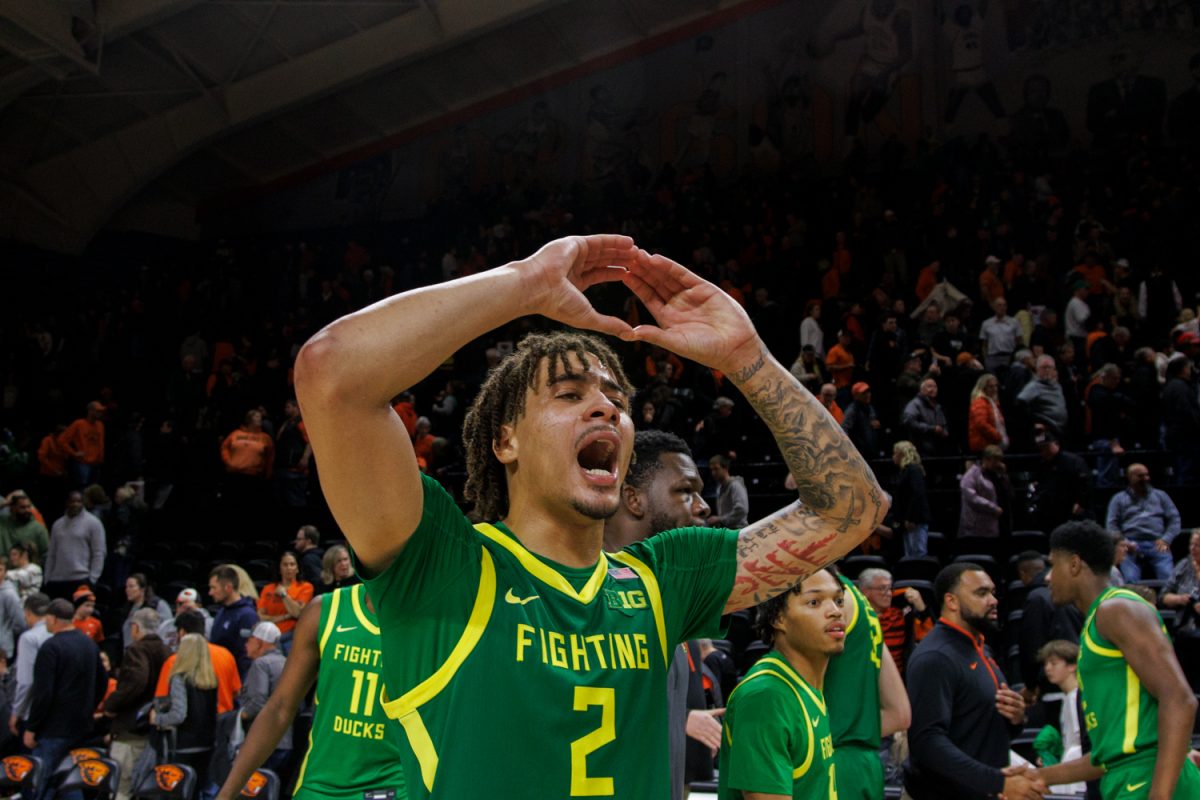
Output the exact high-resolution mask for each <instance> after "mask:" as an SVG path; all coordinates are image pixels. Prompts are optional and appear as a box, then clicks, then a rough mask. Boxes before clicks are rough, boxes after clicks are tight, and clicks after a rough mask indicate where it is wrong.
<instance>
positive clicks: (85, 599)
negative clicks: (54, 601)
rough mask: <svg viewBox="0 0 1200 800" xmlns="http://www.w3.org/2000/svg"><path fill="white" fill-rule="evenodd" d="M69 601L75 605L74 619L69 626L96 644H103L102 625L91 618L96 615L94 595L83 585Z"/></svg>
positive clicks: (94, 618)
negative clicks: (72, 626)
mask: <svg viewBox="0 0 1200 800" xmlns="http://www.w3.org/2000/svg"><path fill="white" fill-rule="evenodd" d="M71 601H72V602H73V603H74V604H75V618H74V620H72V622H71V624H72V625H74V626H75V627H76V628H78V629H79V630H81V631H83V633H84V635H86V636H87V637H88V638H89V639H91V640H92V641H93V642H95V643H96V644H100V643H101V642H103V641H104V625H102V624H101V623H100V620H98V619H96V617H94V616H93V614H95V613H96V595H94V594H92V590H91V589H89V588H88V587H87V585H86V584H85V585H83V586H80V587H79V588H78V589H76V590H75V594H73V595H71Z"/></svg>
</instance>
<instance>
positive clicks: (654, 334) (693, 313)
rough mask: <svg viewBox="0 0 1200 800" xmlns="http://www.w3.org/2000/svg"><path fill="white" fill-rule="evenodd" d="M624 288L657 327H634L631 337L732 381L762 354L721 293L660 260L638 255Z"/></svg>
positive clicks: (742, 317)
mask: <svg viewBox="0 0 1200 800" xmlns="http://www.w3.org/2000/svg"><path fill="white" fill-rule="evenodd" d="M623 280H624V282H625V285H626V286H628V287H629V288H630V290H631V291H632V292H633V293H634V294H636V295H637V297H638V299H639V300H641V301H642V303H643V304H644V305H645V306H646V309H647V310H648V311H649V312H650V314H651V315H652V316H653V317H654V320H655V322H657V323H658V325H639V326H638V327H637V328H635V329H634V331H633V335H634V338H635V339H636V340H638V341H643V342H649V343H650V344H656V345H659V346H660V347H664V348H666V349H667V350H670V351H671V352H672V353H675V354H676V355H679V356H683V357H684V358H688V359H691V360H692V361H698V362H699V363H701V364H703V365H704V366H706V367H711V368H712V369H717V370H720V371H721V372H724V373H725V374H726V375H729V376H730V377H731V378H734V379H735V380H736V375H737V374H738V372H739V371H741V370H743V369H745V368H746V367H748V366H750V365H751V364H753V363H755V362H757V361H758V360H759V359H760V358H761V357H762V354H763V349H764V348H763V344H762V340H761V339H759V338H758V333H757V332H756V331H755V330H754V323H752V322H751V321H750V317H749V316H747V314H746V310H745V309H744V308H742V307H741V306H740V305H738V303H737V301H736V300H734V299H733V298H732V297H730V296H729V295H728V294H726V293H725V292H723V291H721V289H719V288H717V287H716V286H714V285H713V284H711V283H709V282H708V281H706V280H704V279H703V278H701V277H699V276H697V275H695V274H693V273H692V272H691V271H690V270H688V269H686V268H684V267H683V266H682V265H680V264H677V263H675V262H674V261H672V260H671V259H669V258H667V257H666V256H660V255H653V256H652V255H650V254H649V253H647V252H646V251H644V250H640V251H638V258H637V262H636V263H635V264H634V266H633V267H631V268H630V270H629V272H628V273H626V274H625V275H624V277H623Z"/></svg>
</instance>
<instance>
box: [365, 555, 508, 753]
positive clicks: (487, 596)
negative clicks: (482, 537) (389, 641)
mask: <svg viewBox="0 0 1200 800" xmlns="http://www.w3.org/2000/svg"><path fill="white" fill-rule="evenodd" d="M480 550H481V551H482V553H483V557H482V559H481V560H480V563H479V591H478V592H477V593H476V594H475V606H474V607H473V608H472V609H471V616H470V618H468V619H467V627H466V628H465V629H464V630H463V633H462V636H461V637H460V638H459V640H458V643H457V644H456V645H454V649H453V650H451V651H450V656H449V657H448V658H447V659H446V662H445V663H444V664H442V665H441V666H440V667H438V669H437V671H436V672H434V673H433V674H432V675H430V676H429V677H428V678H426V679H425V680H423V681H421V683H419V684H417V685H416V687H414V688H413V689H411V690H409V691H408V692H407V693H405V694H403V695H401V696H400V697H397V698H396V699H395V700H388V699H387V693H386V689H385V690H384V693H383V695H382V705H383V710H384V713H386V714H387V715H388V716H389V717H391V718H392V719H398V720H400V722H401V723H403V724H404V728H405V730H408V726H409V724H410V723H406V722H405V721H404V717H406V716H408V715H410V714H412V713H414V712H415V711H416V710H417V709H418V708H420V707H421V706H423V705H425V704H426V703H428V702H429V701H430V700H432V699H433V698H434V697H436V696H437V695H438V694H439V693H440V692H441V691H442V690H443V689H445V688H446V686H447V685H448V684H449V683H450V681H451V679H452V678H453V677H454V674H455V673H456V672H458V669H459V667H461V666H462V665H463V662H464V661H466V660H467V656H469V655H471V651H473V650H474V649H475V645H477V644H479V640H480V639H481V638H482V637H483V632H484V630H485V629H486V628H487V625H488V621H489V620H490V619H491V616H492V606H493V605H494V604H495V602H496V565H495V564H494V563H493V562H492V555H491V553H489V552H488V551H487V548H486V547H481V548H480ZM420 727H421V730H422V731H423V730H424V729H425V725H424V723H421V726H420ZM425 735H426V738H428V733H426V734H425ZM409 739H410V740H412V733H411V732H410V733H409ZM412 744H413V750H414V751H415V750H416V749H417V748H416V742H415V741H414V742H412ZM432 746H433V745H432V744H430V747H431V748H432ZM418 757H419V754H418ZM436 760H437V757H436V754H435V755H434V761H435V762H436ZM422 771H424V770H423V769H422Z"/></svg>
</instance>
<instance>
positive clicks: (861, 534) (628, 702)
mask: <svg viewBox="0 0 1200 800" xmlns="http://www.w3.org/2000/svg"><path fill="white" fill-rule="evenodd" d="M614 281H620V282H622V283H623V284H624V285H625V286H626V287H627V288H628V289H630V290H631V291H632V292H633V293H634V294H635V295H636V297H637V298H638V299H639V300H640V301H641V302H642V303H643V304H644V305H645V306H646V308H647V309H648V311H649V312H650V314H651V315H652V316H653V317H654V319H655V321H656V322H657V323H658V324H657V325H642V326H639V327H637V328H630V327H629V326H628V325H627V324H626V323H624V322H623V321H621V320H619V319H616V318H614V317H607V316H603V315H601V314H599V313H598V312H597V311H595V309H593V308H592V306H591V304H590V303H589V301H588V300H587V298H586V297H585V296H584V294H583V291H584V290H586V289H587V288H589V287H591V286H594V285H596V284H599V283H607V282H614ZM527 314H541V315H543V316H546V317H549V318H551V319H553V320H556V321H557V322H560V323H563V324H564V325H567V326H570V327H574V328H577V329H579V328H583V329H590V330H595V331H600V332H604V333H610V334H614V335H617V336H619V337H621V338H622V339H624V340H626V341H641V342H647V343H649V344H653V345H658V346H661V347H663V348H665V349H667V350H670V351H672V352H674V353H675V354H677V355H679V356H682V357H684V358H689V359H692V360H696V361H699V362H700V363H702V364H704V365H705V366H707V367H709V368H711V369H717V370H720V371H721V372H722V373H723V374H724V375H726V376H727V377H728V379H729V380H730V382H731V383H732V384H733V385H734V386H735V387H737V388H738V389H739V390H740V391H741V393H742V394H743V396H745V397H746V399H747V401H748V402H749V403H750V404H751V406H752V407H753V408H754V410H755V411H756V412H757V414H758V416H759V417H760V418H761V419H762V420H763V421H764V422H765V423H766V425H767V426H768V428H769V429H770V430H771V431H772V433H773V434H774V436H775V438H776V442H777V443H778V445H779V449H780V451H781V453H782V455H783V458H784V461H785V462H786V464H787V466H788V468H789V469H790V470H791V471H792V474H793V475H795V476H796V480H797V484H798V485H799V495H800V500H801V501H802V504H796V505H793V506H789V507H788V508H785V509H783V510H781V511H779V512H777V513H775V514H773V515H771V516H770V517H768V518H767V519H765V520H762V521H760V522H758V523H754V524H751V525H749V526H748V527H746V528H745V529H744V530H742V531H740V532H739V531H722V530H717V529H706V530H703V531H700V530H689V529H684V530H678V531H669V532H667V533H664V534H660V535H658V536H654V537H651V538H650V539H648V540H646V541H645V542H639V543H637V544H634V545H630V546H629V547H628V548H626V549H624V550H623V551H622V552H620V553H615V554H612V555H606V554H604V553H603V537H604V520H605V519H606V518H607V517H608V516H611V515H612V514H613V513H614V512H615V511H616V509H617V506H618V505H619V503H620V487H621V484H622V482H623V479H624V476H625V473H626V470H627V467H628V462H629V457H630V453H631V451H632V443H633V422H632V420H631V418H630V416H629V410H628V409H629V398H630V395H631V388H630V386H629V384H628V382H627V380H626V378H625V375H624V372H623V370H622V369H621V365H620V362H619V361H618V360H617V357H616V355H615V353H613V351H612V349H611V348H610V347H609V346H608V345H607V344H605V343H604V342H602V341H601V340H599V339H598V338H596V337H594V336H589V335H585V334H580V333H558V334H553V335H548V336H546V335H538V336H530V337H527V338H526V339H525V340H524V341H523V342H521V343H520V345H519V346H518V348H517V350H516V352H515V353H514V354H513V355H512V356H510V357H509V358H508V359H506V360H505V361H504V362H502V363H501V364H500V365H499V366H497V367H496V368H495V369H494V370H493V371H492V372H491V374H490V375H489V377H488V379H487V381H486V382H485V383H484V385H483V387H482V388H481V390H480V392H479V395H478V397H477V398H476V401H475V403H474V404H473V405H472V407H471V409H470V411H469V412H468V415H467V419H466V423H465V426H464V444H465V446H466V450H467V468H468V479H467V484H466V495H467V498H468V499H469V500H471V501H472V502H473V503H474V504H475V512H476V514H477V516H478V517H480V518H483V519H485V520H488V522H485V523H480V524H479V525H477V526H472V525H471V523H470V522H469V521H468V519H467V518H466V517H465V516H464V515H463V513H462V512H461V511H460V510H459V508H458V506H457V505H456V504H455V502H454V500H453V498H452V497H451V496H450V495H449V494H448V493H447V492H446V491H445V490H444V489H442V487H441V486H440V485H438V484H437V483H436V482H435V481H433V480H431V479H428V478H426V477H423V476H422V475H421V473H420V471H419V470H418V468H417V462H416V457H415V455H414V453H413V450H412V444H411V440H410V439H409V438H408V434H407V431H405V429H404V425H403V423H402V422H401V420H400V418H399V417H397V416H396V414H395V413H394V412H393V411H392V409H391V406H390V405H389V404H388V403H389V401H390V400H391V398H393V397H395V396H396V395H397V394H399V393H400V392H401V391H403V390H404V389H406V388H409V387H411V386H413V385H414V384H416V383H417V382H418V381H420V380H422V379H423V378H424V377H425V376H427V375H428V374H430V373H431V372H433V371H434V370H435V369H437V368H438V366H439V365H440V364H442V363H444V362H445V360H446V358H448V357H449V356H450V355H451V354H453V353H454V352H455V351H457V350H458V349H459V348H461V347H462V346H464V345H465V344H467V343H468V342H470V341H471V340H472V339H474V338H476V337H478V336H480V335H482V334H484V333H486V332H487V331H489V330H491V329H493V328H495V327H497V326H500V325H503V324H506V323H508V322H510V321H512V320H514V319H516V318H518V317H520V316H523V315H527ZM296 389H297V395H298V397H299V400H300V404H301V407H302V408H303V411H304V418H305V420H306V422H307V424H308V431H309V436H310V438H311V440H312V446H313V452H314V454H315V456H316V458H317V459H318V461H320V463H321V468H322V473H321V474H322V488H323V490H324V491H325V495H326V498H327V499H328V501H329V504H330V508H331V510H332V511H333V514H334V516H335V518H336V519H337V521H338V524H339V526H340V527H341V529H342V530H343V531H345V533H346V536H347V538H348V539H349V541H350V543H351V545H352V546H353V549H354V553H355V556H356V558H357V559H358V562H359V564H360V565H361V569H360V572H361V573H362V575H363V577H364V579H365V580H366V581H367V586H368V591H369V592H370V594H371V596H372V597H373V598H374V599H375V600H376V602H377V608H378V609H379V614H380V628H381V630H382V633H381V640H382V650H383V675H382V678H383V680H384V683H385V684H386V687H387V694H388V701H387V702H386V703H385V709H386V710H387V712H388V714H389V715H390V716H391V717H393V718H394V719H397V720H399V721H400V723H401V724H402V725H403V726H404V729H405V732H406V734H407V743H408V745H409V746H408V747H407V748H405V750H404V766H405V774H406V775H407V776H408V778H409V787H410V794H411V795H413V796H415V797H428V796H434V797H462V796H467V795H469V794H473V793H475V792H476V791H477V789H478V784H477V776H478V775H479V774H481V773H482V774H487V775H489V776H491V777H492V780H491V785H490V787H489V790H490V791H491V792H492V794H493V796H496V797H500V798H505V797H563V796H569V795H572V794H574V795H576V796H596V797H603V796H621V797H630V796H645V797H650V796H656V797H661V796H664V795H666V794H667V791H668V776H667V773H666V771H665V770H663V769H662V765H663V764H665V763H666V747H667V726H666V713H665V703H666V674H667V667H668V664H669V662H670V658H671V654H672V652H673V651H674V648H675V645H676V644H678V643H679V642H682V641H686V640H688V639H693V638H703V637H706V636H709V635H711V634H714V633H718V632H719V631H720V628H721V616H722V614H727V613H729V612H732V611H736V610H738V609H740V608H745V607H748V606H751V605H756V604H758V603H761V602H763V601H764V600H766V599H768V598H769V597H771V596H773V595H774V594H777V593H779V592H782V591H785V590H786V589H787V588H789V587H790V586H791V585H793V584H794V583H795V582H796V580H798V579H799V578H801V577H802V576H803V575H805V574H808V573H811V572H812V571H814V570H816V569H819V568H820V567H821V566H823V565H824V564H826V563H829V562H830V561H832V560H834V559H836V558H837V557H838V556H840V555H842V554H844V553H846V552H848V551H849V550H850V549H851V548H853V547H854V546H855V545H856V544H857V543H858V542H860V541H861V540H862V539H863V538H865V537H866V536H867V535H868V534H869V533H870V532H871V531H872V530H874V528H875V526H876V525H877V524H878V522H879V520H880V518H881V516H882V514H883V513H884V512H885V511H886V508H887V499H886V496H885V495H884V493H883V492H882V490H881V489H880V488H879V485H878V483H877V482H876V480H875V478H874V476H873V475H872V473H871V471H870V469H869V468H868V466H867V464H866V463H865V462H864V461H863V459H862V458H861V457H860V456H859V455H858V453H857V452H856V451H855V450H854V448H853V446H852V445H851V444H850V443H849V441H848V440H847V439H846V437H845V435H844V434H843V433H842V431H841V429H840V428H839V427H838V426H836V425H835V424H834V423H833V422H832V420H831V419H830V418H829V416H828V415H827V414H826V413H825V411H824V409H822V408H821V406H820V403H818V402H817V401H816V400H815V399H814V398H813V397H812V396H811V395H810V394H808V392H807V391H805V390H804V389H803V388H802V387H801V386H800V384H799V383H798V382H797V381H796V379H795V378H794V377H793V376H792V375H791V373H789V372H788V371H787V370H786V369H785V368H784V367H783V366H782V365H781V364H779V362H778V361H776V360H775V359H774V358H773V357H771V355H770V354H769V352H768V351H767V350H766V348H765V346H764V345H763V343H762V340H761V339H760V338H759V336H758V334H757V333H756V332H755V330H754V327H753V325H752V323H751V322H750V320H749V317H748V316H747V315H746V312H745V310H744V309H743V308H742V307H741V306H740V305H738V304H737V302H736V301H734V300H733V299H732V298H730V297H729V296H728V295H727V294H726V293H724V292H723V291H721V290H720V289H719V288H718V287H716V286H714V285H713V284H711V283H709V282H707V281H704V280H702V279H701V278H699V277H697V276H696V275H694V274H692V273H691V272H689V271H688V270H687V269H685V268H684V267H682V266H680V265H679V264H676V263H675V262H673V261H671V260H669V259H667V258H664V257H662V256H651V255H650V254H648V253H646V252H645V251H640V250H638V249H637V248H635V247H634V245H633V242H632V240H631V239H629V238H628V237H623V236H611V235H597V236H586V237H579V236H575V237H567V238H565V239H559V240H556V241H554V242H551V243H549V244H547V245H546V246H544V247H543V248H542V249H541V250H539V251H538V252H537V253H535V254H534V255H533V256H531V257H529V258H526V259H523V260H521V261H517V262H513V263H511V264H507V265H505V266H502V267H498V268H496V269H492V270H489V271H486V272H482V273H478V274H475V275H472V276H468V277H464V278H460V279H457V280H453V281H447V282H445V283H441V284H438V285H436V286H430V287H425V288H422V289H418V290H415V291H411V292H406V293H403V294H400V295H396V296H394V297H391V298H388V299H386V300H383V301H381V302H379V303H376V304H375V305H372V306H369V307H367V308H366V309H363V310H362V311H358V312H355V313H354V314H351V315H349V316H347V317H343V318H342V319H340V320H336V321H335V322H333V323H332V324H330V325H329V326H327V327H326V328H325V329H323V330H322V331H321V332H319V333H318V334H317V335H316V336H315V337H313V339H312V340H310V341H309V342H308V343H307V344H306V345H305V346H304V347H303V348H302V350H301V352H300V354H299V356H298V357H297V361H296Z"/></svg>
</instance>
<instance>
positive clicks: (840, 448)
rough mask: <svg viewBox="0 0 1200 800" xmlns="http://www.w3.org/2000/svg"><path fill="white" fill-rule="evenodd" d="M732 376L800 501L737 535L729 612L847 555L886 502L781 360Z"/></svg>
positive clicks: (762, 360)
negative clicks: (767, 435)
mask: <svg viewBox="0 0 1200 800" xmlns="http://www.w3.org/2000/svg"><path fill="white" fill-rule="evenodd" d="M731 377H732V378H733V380H734V381H735V382H736V383H737V384H738V386H739V388H741V390H742V393H743V394H744V395H745V396H746V398H747V399H748V400H749V401H750V404H751V405H752V406H753V407H754V410H755V411H756V412H758V415H759V417H760V418H762V420H763V421H764V422H765V423H766V424H767V427H768V428H770V430H771V433H772V434H773V435H774V436H775V442H776V444H777V445H778V446H779V450H780V453H782V455H783V459H784V461H785V463H786V464H787V466H788V469H789V470H790V471H791V473H792V477H793V478H794V479H795V481H796V487H797V493H798V494H799V496H800V502H799V503H798V504H796V505H794V506H789V507H788V508H786V509H784V510H782V511H779V512H777V513H775V514H773V515H771V516H770V517H768V518H767V519H765V520H762V521H761V522H758V523H754V524H752V525H750V526H749V527H747V528H746V529H744V530H743V531H742V532H741V536H740V537H739V541H738V573H737V578H736V585H735V587H734V590H733V594H732V595H731V596H730V598H729V605H728V606H727V607H726V610H727V611H731V610H735V609H737V608H745V607H747V606H751V605H756V604H758V603H760V602H762V601H763V600H766V599H767V598H769V597H771V596H772V595H775V594H778V593H779V592H781V591H784V590H785V589H787V588H788V587H790V586H793V585H795V583H796V582H797V581H798V580H800V579H801V578H803V577H804V576H805V575H808V574H811V573H812V572H815V571H816V570H818V569H820V568H821V567H823V566H825V565H826V564H828V563H830V562H832V561H834V560H836V559H838V558H840V557H841V556H843V555H845V554H846V553H847V552H849V550H850V549H851V548H853V547H854V546H855V545H857V544H858V543H859V542H860V541H862V540H863V539H864V538H866V537H867V536H868V535H869V534H870V533H871V532H872V531H874V530H875V528H876V527H878V525H879V523H880V522H882V521H883V516H884V514H885V513H886V512H887V507H888V504H889V503H888V500H887V497H886V495H885V494H884V493H883V490H882V489H880V487H879V484H878V482H877V481H876V480H875V476H874V474H873V473H872V472H871V469H870V467H869V466H867V463H866V461H864V460H863V458H862V456H861V455H859V453H858V451H857V450H856V449H855V448H854V445H852V444H851V443H850V440H849V438H847V436H846V434H845V433H844V432H843V431H842V429H841V427H840V426H839V425H837V423H835V422H834V421H833V419H832V417H830V416H829V414H828V412H826V411H825V409H824V408H822V406H821V404H820V403H819V402H818V401H817V400H816V398H814V397H813V396H812V395H811V394H809V393H808V392H807V391H806V390H805V389H804V388H803V387H802V386H800V384H799V382H798V381H796V379H795V378H794V377H793V376H792V375H791V374H790V373H789V372H787V371H786V370H784V369H783V367H782V366H781V365H780V364H779V363H778V362H776V361H775V360H774V359H771V358H769V357H764V358H760V359H759V360H758V361H756V362H755V363H754V364H752V365H751V366H749V367H747V368H745V369H743V370H739V371H737V372H734V373H731Z"/></svg>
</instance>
